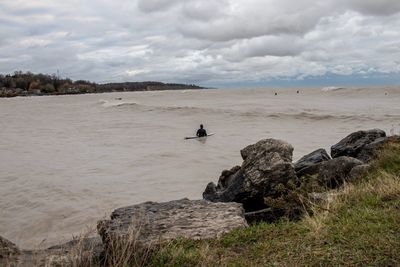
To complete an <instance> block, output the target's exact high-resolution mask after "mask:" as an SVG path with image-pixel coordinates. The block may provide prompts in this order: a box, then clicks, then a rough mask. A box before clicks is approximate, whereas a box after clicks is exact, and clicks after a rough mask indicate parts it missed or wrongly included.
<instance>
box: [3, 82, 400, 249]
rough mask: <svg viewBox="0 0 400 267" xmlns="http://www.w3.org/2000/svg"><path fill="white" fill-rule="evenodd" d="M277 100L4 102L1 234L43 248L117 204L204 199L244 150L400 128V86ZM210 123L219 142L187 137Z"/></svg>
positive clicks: (226, 94) (199, 95)
mask: <svg viewBox="0 0 400 267" xmlns="http://www.w3.org/2000/svg"><path fill="white" fill-rule="evenodd" d="M297 90H300V93H299V94H297V92H296V91H297ZM274 92H275V91H274V90H271V89H264V90H262V89H257V90H253V89H240V90H236V89H235V90H232V89H231V90H199V91H163V92H129V93H108V94H93V95H75V96H43V97H19V98H11V99H0V127H1V128H0V129H1V130H0V235H1V236H4V237H6V238H8V239H10V240H12V241H13V242H15V243H17V244H18V245H19V246H21V247H22V248H39V247H42V248H43V247H47V246H49V245H54V244H57V243H60V242H63V241H67V240H69V239H71V238H72V236H73V235H76V234H79V233H81V232H82V231H85V229H86V228H87V227H93V226H95V224H96V222H97V220H99V219H101V218H104V217H105V216H108V215H109V213H110V212H111V211H112V210H113V209H115V208H118V207H122V206H126V205H132V204H136V203H140V202H143V201H149V200H151V201H167V200H173V199H179V198H183V197H188V198H191V199H200V198H201V197H202V196H201V194H202V192H203V190H204V188H205V186H206V185H207V183H208V182H210V181H214V182H216V181H217V180H218V177H219V175H220V173H221V171H222V170H224V169H228V168H231V167H232V166H234V165H238V164H240V163H241V158H240V152H239V151H240V149H242V148H244V147H245V146H247V145H249V144H252V143H255V142H257V141H259V140H260V139H263V138H278V139H282V140H286V141H288V142H289V143H291V144H292V145H293V146H294V148H295V150H294V159H298V158H300V157H301V156H302V155H304V154H306V153H309V152H311V151H313V150H315V149H317V148H320V147H322V148H326V149H327V150H328V149H329V148H330V146H331V145H333V144H335V143H336V142H337V141H339V140H340V139H341V138H343V137H345V136H346V135H347V134H349V133H351V132H353V131H356V130H361V129H370V128H381V129H383V130H386V131H387V132H388V133H389V131H390V130H392V132H393V131H394V132H396V131H398V130H399V129H400V88H368V89H367V88H364V89H362V88H351V89H341V90H328V91H322V90H321V89H284V90H278V91H277V92H278V95H277V96H275V95H274ZM119 98H122V99H121V100H119ZM200 123H203V124H204V126H205V128H206V129H207V131H208V132H209V133H211V132H212V133H215V135H214V136H212V137H209V138H208V139H207V140H206V142H199V141H197V140H184V136H191V135H194V134H195V132H196V130H197V128H198V126H199V124H200ZM328 151H329V150H328Z"/></svg>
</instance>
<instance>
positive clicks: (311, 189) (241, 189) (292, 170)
mask: <svg viewBox="0 0 400 267" xmlns="http://www.w3.org/2000/svg"><path fill="white" fill-rule="evenodd" d="M392 142H395V143H400V137H399V136H390V137H388V136H386V133H385V132H384V131H382V130H379V129H373V130H367V131H358V132H355V133H352V134H350V135H348V136H347V137H345V138H344V139H342V140H341V141H339V142H338V143H336V144H334V145H333V146H332V147H331V151H330V155H329V154H328V153H327V151H325V150H324V149H317V150H315V151H313V152H311V153H310V154H308V155H305V156H304V157H302V158H301V159H300V160H298V161H297V162H295V163H293V162H292V155H293V147H292V146H291V145H290V144H288V143H287V142H285V141H281V140H276V139H264V140H261V141H259V142H257V143H256V144H253V145H250V146H247V147H246V148H244V149H243V150H241V156H242V159H243V163H242V165H241V166H235V167H233V168H232V169H230V170H224V171H223V172H222V174H221V176H220V177H219V179H218V182H217V184H215V183H213V182H210V183H209V184H208V185H207V186H206V188H205V191H204V193H203V200H189V199H181V200H175V201H170V202H165V203H156V202H145V203H142V204H138V205H133V206H128V207H123V208H120V209H117V210H115V211H114V212H113V213H112V214H111V216H110V219H109V220H102V221H99V223H98V225H97V230H98V236H97V237H95V238H82V239H79V240H74V241H71V242H68V243H66V244H63V245H60V246H55V247H51V248H49V249H47V250H42V251H21V250H19V249H18V247H17V246H16V245H15V244H13V243H12V242H10V241H8V240H7V239H5V238H2V237H0V265H1V264H2V263H11V264H22V265H23V266H31V265H35V266H36V265H44V266H56V265H62V266H69V265H71V258H70V257H69V255H70V252H71V251H72V250H74V249H76V248H77V247H78V246H79V250H80V253H84V252H85V251H87V252H88V253H90V254H91V255H90V257H91V258H93V259H94V260H96V261H98V262H102V261H103V262H104V259H105V258H107V255H111V254H112V253H113V250H115V249H116V244H126V243H129V242H133V243H132V244H130V246H129V247H130V248H132V246H134V247H135V248H138V247H140V248H143V247H150V246H153V245H159V244H162V243H164V242H166V241H170V240H175V239H177V238H187V239H210V238H217V237H219V236H221V235H223V234H225V233H228V232H230V231H232V230H233V229H237V228H243V227H248V225H249V224H253V223H255V222H259V221H263V222H274V221H277V220H280V219H281V218H288V219H290V220H297V219H299V218H300V217H301V216H303V215H304V213H306V212H307V213H308V214H312V210H309V209H308V203H313V202H319V201H329V198H330V194H331V192H332V190H334V189H337V188H339V187H341V186H342V185H344V184H346V183H348V182H352V181H355V180H357V178H359V177H361V176H363V175H365V174H366V173H368V171H369V169H370V163H371V161H372V160H373V159H374V158H375V157H376V156H377V155H378V154H379V151H381V149H382V148H384V147H385V145H387V144H389V143H392Z"/></svg>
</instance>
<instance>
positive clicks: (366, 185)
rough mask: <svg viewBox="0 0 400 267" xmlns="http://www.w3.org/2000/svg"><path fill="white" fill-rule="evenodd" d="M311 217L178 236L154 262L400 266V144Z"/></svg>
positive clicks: (383, 155) (157, 264) (156, 256)
mask: <svg viewBox="0 0 400 267" xmlns="http://www.w3.org/2000/svg"><path fill="white" fill-rule="evenodd" d="M335 193H336V194H337V197H336V198H335V200H334V201H333V202H331V203H329V204H326V206H324V207H323V208H322V209H316V210H315V211H314V212H313V216H305V217H303V218H302V219H301V220H299V221H297V222H291V221H288V220H282V221H280V222H277V223H274V224H267V223H261V224H257V225H252V226H250V227H249V228H246V229H239V230H236V231H233V232H231V233H230V234H227V235H225V236H223V237H222V238H219V239H212V240H202V241H191V240H184V239H181V240H176V241H174V242H171V243H170V244H168V245H165V246H163V247H162V248H161V249H160V250H158V252H156V253H155V254H154V255H153V256H152V258H151V262H150V265H153V266H400V145H399V144H396V143H394V144H391V145H390V146H389V147H387V148H386V149H385V150H384V151H383V152H382V153H380V156H379V159H378V160H376V161H375V162H374V164H373V168H372V170H371V171H370V173H369V175H368V176H367V177H363V178H362V179H360V180H359V181H358V182H356V183H355V184H348V185H346V186H345V187H344V188H342V189H340V190H337V191H335Z"/></svg>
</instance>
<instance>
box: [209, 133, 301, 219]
mask: <svg viewBox="0 0 400 267" xmlns="http://www.w3.org/2000/svg"><path fill="white" fill-rule="evenodd" d="M292 154H293V147H292V146H291V145H290V144H288V143H287V142H284V141H280V140H275V139H265V140H261V141H259V142H257V143H256V144H253V145H250V146H247V147H246V148H244V149H243V150H242V151H241V155H242V158H243V163H242V166H241V167H234V168H233V169H231V170H230V171H224V172H222V175H221V177H220V178H219V182H218V185H217V186H216V185H215V184H214V183H209V184H208V185H207V187H206V190H205V191H204V193H203V198H204V199H206V200H210V201H213V202H232V201H233V202H239V203H243V206H244V208H245V210H246V212H251V211H257V210H262V209H265V208H267V207H266V205H265V201H264V198H265V197H272V198H275V197H280V196H281V192H280V191H279V190H277V188H278V187H279V188H282V186H283V187H286V186H287V184H288V183H296V182H297V176H296V174H295V170H294V166H293V164H292Z"/></svg>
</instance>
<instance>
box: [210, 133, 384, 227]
mask: <svg viewBox="0 0 400 267" xmlns="http://www.w3.org/2000/svg"><path fill="white" fill-rule="evenodd" d="M388 140H389V139H388V138H387V137H386V133H385V132H384V131H382V130H379V129H374V130H368V131H358V132H355V133H352V134H350V135H349V136H347V137H346V138H344V139H343V140H341V141H340V142H338V143H337V144H335V145H333V146H332V148H331V156H332V158H331V157H330V156H329V155H328V153H327V152H326V151H325V150H324V149H318V150H316V151H314V152H312V153H310V154H308V155H305V156H304V157H302V158H301V159H300V160H299V161H297V162H296V163H294V164H293V163H292V153H293V147H292V146H291V145H289V144H288V143H286V142H284V141H280V140H275V139H265V140H261V141H259V142H258V143H256V144H253V145H250V146H248V147H246V148H244V149H243V150H242V151H241V155H242V158H243V163H242V165H241V166H236V167H234V168H232V169H231V170H229V171H223V172H222V174H221V176H220V178H219V181H218V184H217V185H215V184H214V183H212V182H211V183H209V184H208V185H207V187H206V189H205V191H204V193H203V198H204V199H206V200H209V201H212V202H231V201H234V202H239V203H242V204H243V207H244V209H245V211H246V214H245V215H246V218H247V220H248V221H250V222H251V221H259V220H264V221H274V220H276V219H279V218H280V217H282V216H288V217H289V218H296V217H298V216H299V215H301V211H302V210H304V207H303V202H302V200H301V199H299V198H301V191H302V190H304V189H305V188H307V186H308V185H307V184H305V183H307V182H309V179H303V178H304V177H313V179H314V180H315V181H316V182H317V184H318V186H319V187H321V188H323V189H324V190H325V191H326V190H329V189H333V188H337V187H338V186H340V185H342V184H343V183H344V182H346V181H351V180H352V179H354V178H355V177H357V176H359V175H361V174H364V173H365V172H366V171H367V170H368V168H369V165H368V163H369V162H370V161H371V160H372V159H373V158H374V157H375V156H376V154H377V153H378V151H379V149H380V148H382V147H383V145H384V144H385V143H386V142H387V141H388ZM305 190H307V189H305ZM305 193H307V194H308V193H312V192H305Z"/></svg>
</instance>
